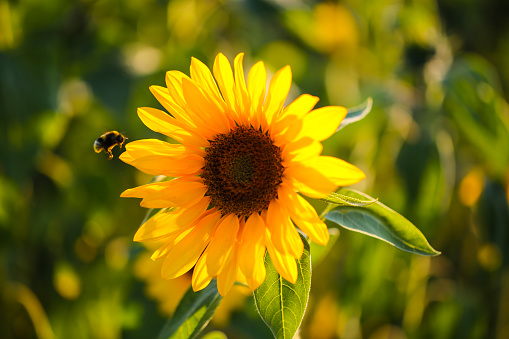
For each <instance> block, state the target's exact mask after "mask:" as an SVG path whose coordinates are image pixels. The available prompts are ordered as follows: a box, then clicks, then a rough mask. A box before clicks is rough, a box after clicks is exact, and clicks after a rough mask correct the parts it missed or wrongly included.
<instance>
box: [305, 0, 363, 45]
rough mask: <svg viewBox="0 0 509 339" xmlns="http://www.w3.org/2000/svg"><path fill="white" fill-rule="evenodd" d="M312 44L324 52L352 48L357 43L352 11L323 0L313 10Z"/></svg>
mask: <svg viewBox="0 0 509 339" xmlns="http://www.w3.org/2000/svg"><path fill="white" fill-rule="evenodd" d="M313 18H314V25H313V33H314V36H315V38H314V40H313V45H314V46H315V47H316V48H317V49H318V50H320V51H322V52H325V53H332V52H336V51H338V50H339V49H344V50H345V51H349V50H352V49H353V48H355V47H356V46H357V44H358V40H359V32H358V29H357V23H356V22H355V18H354V17H353V15H352V13H351V12H350V11H349V10H348V9H347V8H346V7H345V6H342V5H340V4H334V3H329V2H323V3H320V4H318V5H316V7H315V8H314V10H313Z"/></svg>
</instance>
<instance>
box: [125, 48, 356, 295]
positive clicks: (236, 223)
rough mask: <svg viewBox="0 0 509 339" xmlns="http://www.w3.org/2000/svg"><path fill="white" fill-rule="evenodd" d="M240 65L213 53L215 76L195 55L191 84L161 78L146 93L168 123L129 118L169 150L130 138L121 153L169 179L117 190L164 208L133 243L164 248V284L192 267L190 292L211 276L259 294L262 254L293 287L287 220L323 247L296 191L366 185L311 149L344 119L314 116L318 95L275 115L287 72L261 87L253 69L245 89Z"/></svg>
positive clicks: (325, 236)
mask: <svg viewBox="0 0 509 339" xmlns="http://www.w3.org/2000/svg"><path fill="white" fill-rule="evenodd" d="M242 60H243V54H239V55H237V57H236V58H235V61H234V66H235V67H234V69H233V71H232V68H231V65H230V63H229V61H228V59H227V58H226V57H225V56H224V55H223V54H218V55H217V57H216V59H215V62H214V68H213V73H214V77H215V80H214V77H213V76H212V73H211V72H210V70H209V69H208V68H207V67H206V66H205V65H204V64H203V63H202V62H200V61H199V60H197V59H194V58H193V59H192V62H191V77H188V76H187V75H185V74H183V73H181V72H179V71H169V72H167V73H166V87H160V86H152V87H151V88H150V89H151V91H152V93H153V94H154V96H155V97H156V98H157V99H158V101H159V102H160V103H161V104H162V105H163V106H164V107H165V108H166V109H167V110H168V111H169V113H170V114H171V115H168V114H167V113H165V112H163V111H160V110H158V109H154V108H148V107H145V108H139V109H138V115H139V117H140V119H141V120H142V121H143V123H144V124H145V125H147V126H148V127H149V128H150V129H152V130H153V131H156V132H159V133H162V134H164V135H166V136H168V137H170V138H173V139H175V140H176V141H177V142H179V143H180V144H170V143H167V142H164V141H161V140H156V139H148V140H138V141H133V142H131V143H129V144H128V145H127V146H126V151H125V152H124V153H123V154H122V155H121V156H120V159H121V160H123V161H124V162H126V163H128V164H130V165H132V166H134V167H136V168H138V169H139V170H141V171H143V172H145V173H148V174H151V175H164V176H168V177H175V178H176V179H173V180H169V181H163V182H156V183H151V184H147V185H144V186H140V187H136V188H133V189H128V190H126V191H124V192H123V193H122V197H137V198H143V200H142V202H141V206H143V207H146V208H169V210H165V211H162V212H160V213H158V214H156V215H155V216H153V217H152V218H151V219H149V220H148V221H147V222H145V223H144V224H143V225H142V226H141V227H140V229H139V230H138V232H137V233H136V235H135V237H134V240H135V241H142V242H153V241H163V243H164V244H163V245H162V246H161V247H160V248H159V249H157V250H156V251H155V252H154V254H153V255H152V259H154V260H156V259H159V258H164V261H163V263H162V276H163V277H164V278H166V279H173V278H177V277H180V276H182V275H184V274H185V273H186V272H188V271H189V270H191V269H192V268H193V267H194V270H193V274H192V286H193V289H194V290H195V291H198V290H201V289H203V288H205V287H206V286H207V285H208V284H209V282H210V281H211V280H212V279H214V278H217V286H218V290H219V293H220V294H221V295H223V296H224V295H226V294H227V293H228V291H229V290H230V289H231V288H232V286H233V284H234V282H235V281H243V282H244V281H245V282H246V283H247V284H248V286H249V287H250V288H251V289H252V290H255V289H256V288H257V287H258V286H260V284H261V283H262V282H263V281H264V280H265V273H266V272H265V266H264V256H265V251H266V250H267V251H268V254H269V255H270V257H271V259H272V262H273V264H274V266H275V268H276V269H277V271H278V272H279V274H281V276H282V277H283V278H285V279H286V280H288V281H289V282H292V283H295V281H296V279H297V274H298V270H297V263H296V260H295V259H298V258H300V257H301V255H302V253H303V249H304V245H303V243H302V240H301V238H300V236H299V234H298V232H297V230H296V228H295V226H294V224H293V223H295V224H296V225H297V226H298V227H299V228H300V229H301V230H302V231H303V232H305V233H306V234H307V235H308V236H309V237H310V238H311V240H313V241H315V242H317V243H318V244H321V245H325V244H327V242H328V240H329V233H328V231H327V227H326V225H325V224H324V222H323V221H322V220H320V218H319V217H318V215H317V213H316V211H315V210H314V208H313V207H312V206H311V205H310V204H309V203H308V202H307V201H306V200H305V199H304V198H303V197H302V196H300V195H299V194H298V193H297V192H300V193H301V194H305V195H307V196H309V197H314V198H322V197H324V196H326V195H327V194H329V193H330V192H332V191H334V190H335V189H336V188H337V187H338V186H344V185H351V184H354V183H357V182H359V181H360V180H362V179H363V178H364V177H365V175H364V173H363V172H362V171H361V170H359V169H358V168H357V167H355V166H353V165H351V164H349V163H347V162H345V161H343V160H340V159H337V158H333V157H329V156H321V155H320V154H321V151H322V145H321V141H323V140H325V139H327V138H328V137H330V136H331V135H332V134H334V133H335V132H336V130H337V128H338V126H339V125H340V124H341V121H342V120H343V118H344V117H345V116H346V113H347V110H346V109H345V108H344V107H338V106H334V107H323V108H319V109H315V110H313V108H314V106H315V105H316V103H317V102H318V100H319V99H318V98H317V97H314V96H311V95H308V94H304V95H301V96H300V97H298V98H297V99H296V100H295V101H293V102H292V103H291V104H289V105H288V106H287V107H283V104H284V102H285V100H286V97H287V95H288V92H289V90H290V86H291V83H292V73H291V70H290V67H289V66H286V67H283V68H282V69H281V70H279V71H278V72H276V74H275V75H274V76H273V78H272V80H271V81H270V85H269V88H268V90H267V91H266V81H267V73H266V70H265V66H264V64H263V62H261V61H260V62H258V63H256V64H255V65H254V66H253V67H252V68H251V70H250V71H249V74H248V76H247V85H246V78H245V76H244V70H243V66H242ZM266 92H267V94H266ZM292 220H293V222H292Z"/></svg>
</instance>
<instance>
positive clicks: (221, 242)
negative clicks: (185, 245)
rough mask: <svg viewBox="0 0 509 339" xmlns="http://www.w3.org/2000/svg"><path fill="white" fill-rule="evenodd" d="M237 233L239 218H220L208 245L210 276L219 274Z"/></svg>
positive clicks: (231, 216) (231, 215)
mask: <svg viewBox="0 0 509 339" xmlns="http://www.w3.org/2000/svg"><path fill="white" fill-rule="evenodd" d="M238 231H239V218H238V217H237V216H236V215H235V214H229V215H227V216H225V217H223V218H222V220H221V222H220V223H219V225H218V226H217V227H216V230H215V231H214V234H213V236H212V240H211V241H210V245H209V259H208V261H207V268H208V271H209V273H210V274H211V275H212V276H215V275H217V274H219V273H221V270H222V269H223V267H224V264H225V262H226V259H227V258H228V256H229V255H230V253H231V252H232V251H233V245H234V243H235V239H236V238H237V233H238Z"/></svg>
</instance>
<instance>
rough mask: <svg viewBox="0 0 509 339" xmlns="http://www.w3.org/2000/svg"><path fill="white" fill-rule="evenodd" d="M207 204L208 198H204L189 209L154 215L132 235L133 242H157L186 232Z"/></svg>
mask: <svg viewBox="0 0 509 339" xmlns="http://www.w3.org/2000/svg"><path fill="white" fill-rule="evenodd" d="M209 203H210V198H208V197H205V198H203V199H202V200H200V201H199V202H198V203H197V204H196V205H194V206H191V207H189V208H181V209H179V210H178V211H176V212H171V213H160V214H156V215H155V216H153V217H152V218H150V219H149V220H148V221H147V222H145V223H144V224H143V225H141V227H140V228H139V229H138V232H136V234H135V235H134V241H152V240H157V239H160V238H163V237H165V236H168V235H171V234H174V233H178V232H182V231H183V230H187V229H188V228H189V227H191V226H193V222H194V221H195V220H196V219H198V218H199V217H200V216H201V215H202V214H203V213H204V212H205V211H206V210H207V207H208V205H209Z"/></svg>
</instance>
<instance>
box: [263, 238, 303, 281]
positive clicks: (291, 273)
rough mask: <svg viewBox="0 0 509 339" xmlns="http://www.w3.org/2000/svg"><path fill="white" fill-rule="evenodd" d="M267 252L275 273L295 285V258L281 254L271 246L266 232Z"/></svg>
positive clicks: (296, 272)
mask: <svg viewBox="0 0 509 339" xmlns="http://www.w3.org/2000/svg"><path fill="white" fill-rule="evenodd" d="M266 235H267V237H266V241H267V251H268V252H269V256H270V259H271V260H272V264H273V265H274V267H275V268H276V271H277V272H278V273H279V274H280V275H281V276H282V277H283V278H284V279H285V280H287V281H288V282H290V283H292V284H295V283H296V282H297V276H298V271H297V262H296V261H295V258H294V257H292V256H291V255H290V254H288V253H282V252H279V251H278V250H277V248H276V247H275V246H274V245H273V244H272V241H271V234H270V231H269V230H268V229H267V231H266Z"/></svg>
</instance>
